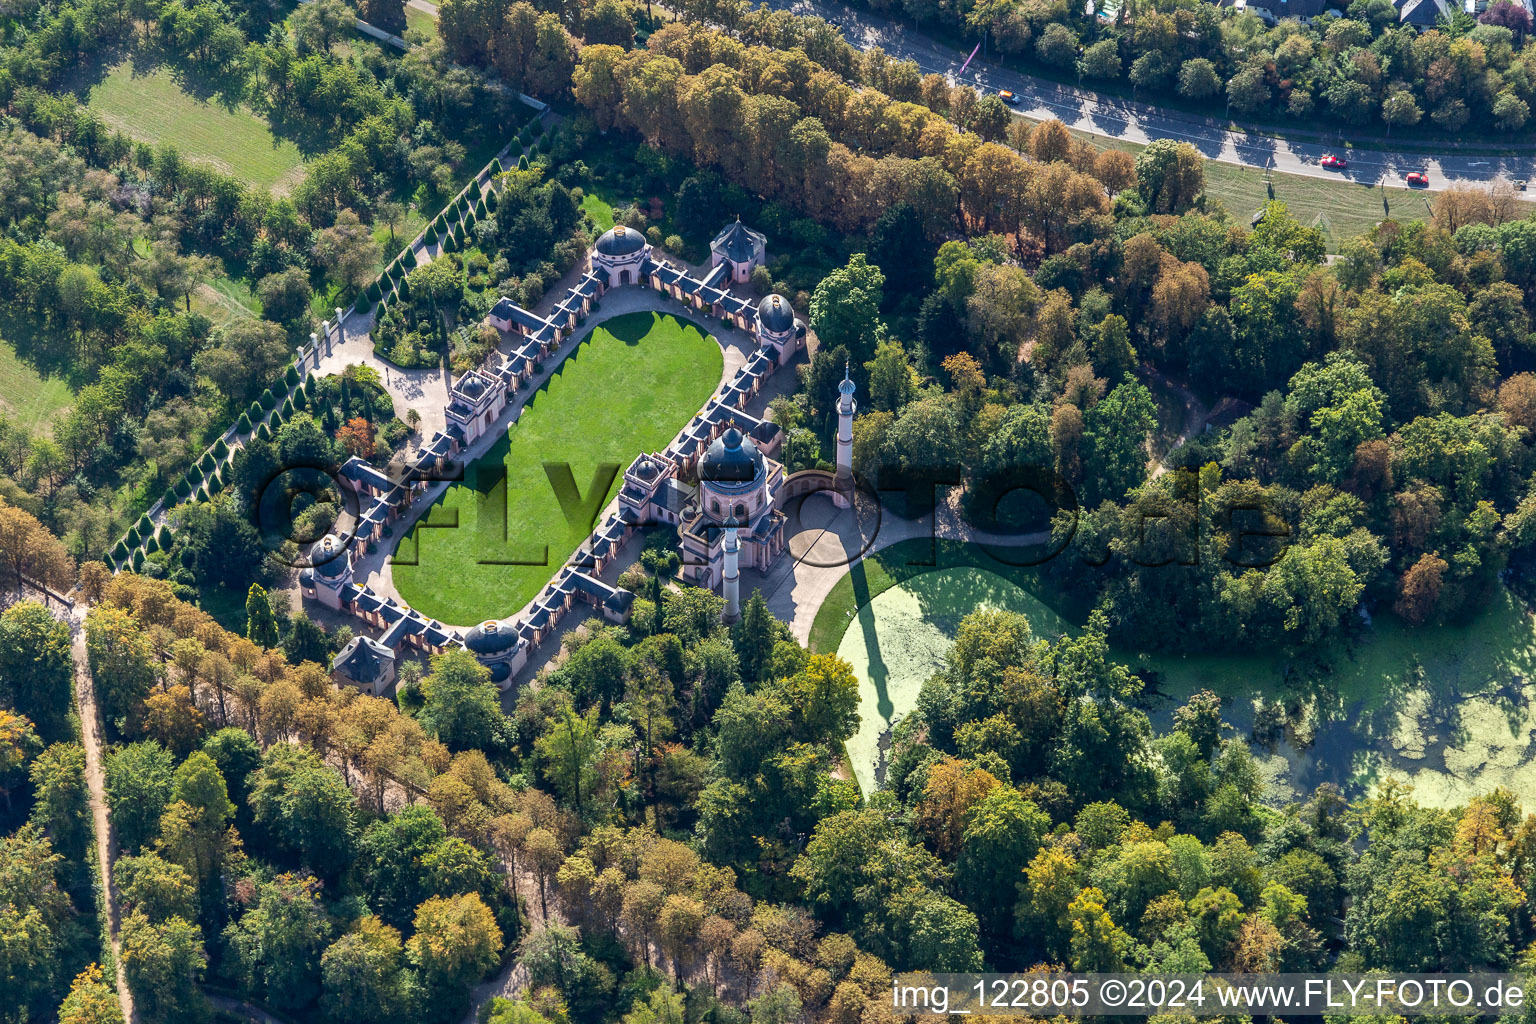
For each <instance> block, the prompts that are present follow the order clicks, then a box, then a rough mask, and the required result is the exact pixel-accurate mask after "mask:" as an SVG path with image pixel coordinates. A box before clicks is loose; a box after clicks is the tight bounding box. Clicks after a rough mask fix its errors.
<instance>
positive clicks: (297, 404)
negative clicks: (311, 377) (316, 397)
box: [293, 388, 309, 409]
mask: <svg viewBox="0 0 1536 1024" xmlns="http://www.w3.org/2000/svg"><path fill="white" fill-rule="evenodd" d="M293 407H294V408H295V409H305V408H308V407H309V396H308V395H306V394H305V393H304V389H303V388H299V389H297V390H296V391H294V393H293Z"/></svg>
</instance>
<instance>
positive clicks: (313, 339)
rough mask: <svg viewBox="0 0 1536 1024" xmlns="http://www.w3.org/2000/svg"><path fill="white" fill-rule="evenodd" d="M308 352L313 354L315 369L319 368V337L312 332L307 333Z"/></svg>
mask: <svg viewBox="0 0 1536 1024" xmlns="http://www.w3.org/2000/svg"><path fill="white" fill-rule="evenodd" d="M309 350H310V351H311V352H313V353H314V354H315V368H316V369H319V368H320V335H318V334H316V333H315V332H314V331H311V332H310V333H309Z"/></svg>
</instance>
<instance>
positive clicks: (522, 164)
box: [517, 153, 528, 171]
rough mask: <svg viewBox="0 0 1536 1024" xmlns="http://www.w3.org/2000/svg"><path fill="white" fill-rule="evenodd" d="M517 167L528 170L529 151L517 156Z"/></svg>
mask: <svg viewBox="0 0 1536 1024" xmlns="http://www.w3.org/2000/svg"><path fill="white" fill-rule="evenodd" d="M517 169H518V170H520V171H526V170H527V169H528V154H527V153H524V154H523V155H522V156H520V157H518V158H517Z"/></svg>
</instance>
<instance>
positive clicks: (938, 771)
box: [912, 757, 1000, 861]
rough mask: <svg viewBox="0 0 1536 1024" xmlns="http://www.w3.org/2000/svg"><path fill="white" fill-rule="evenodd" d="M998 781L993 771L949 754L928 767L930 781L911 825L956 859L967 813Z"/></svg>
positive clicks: (945, 856) (935, 847) (946, 856)
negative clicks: (977, 766)
mask: <svg viewBox="0 0 1536 1024" xmlns="http://www.w3.org/2000/svg"><path fill="white" fill-rule="evenodd" d="M999 784H1000V783H999V782H998V780H997V776H995V775H993V774H992V773H991V772H989V771H986V770H985V769H982V768H976V767H973V766H972V765H970V764H968V763H967V762H965V761H957V760H956V759H954V758H952V757H946V758H944V759H943V760H941V761H938V762H937V763H935V764H933V765H931V766H930V767H929V769H928V785H927V786H925V787H924V789H923V798H922V800H921V802H919V803H918V805H917V811H916V813H915V815H914V817H913V822H912V826H913V828H914V829H916V830H917V831H918V832H920V833H922V835H923V836H924V837H925V838H926V839H927V840H928V845H929V846H931V847H932V848H933V850H934V852H935V853H937V854H938V855H939V856H940V857H942V858H943V859H944V860H946V861H953V860H954V859H955V857H957V856H958V855H959V853H960V840H961V836H962V835H963V834H964V832H965V823H966V815H967V814H969V813H970V810H971V808H972V807H974V806H975V805H976V804H977V803H978V802H980V801H981V799H982V798H983V797H985V796H986V795H987V794H988V793H990V792H991V791H992V790H993V789H994V788H995V787H996V786H998V785H999Z"/></svg>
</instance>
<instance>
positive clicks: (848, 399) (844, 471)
mask: <svg viewBox="0 0 1536 1024" xmlns="http://www.w3.org/2000/svg"><path fill="white" fill-rule="evenodd" d="M837 393H838V395H839V396H840V397H839V398H838V400H837V490H836V491H834V492H833V494H832V501H833V503H834V504H836V505H837V506H838V507H839V508H847V507H848V505H849V503H850V499H851V497H852V495H853V414H854V412H855V411H857V410H858V408H859V404H858V403H857V402H855V401H854V400H853V378H852V377H851V376H850V375H849V368H848V366H847V364H844V366H843V382H842V383H841V384H839V385H838V386H837Z"/></svg>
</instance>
